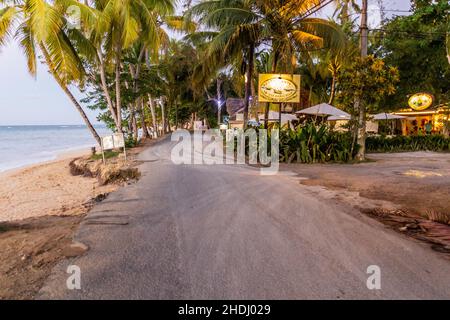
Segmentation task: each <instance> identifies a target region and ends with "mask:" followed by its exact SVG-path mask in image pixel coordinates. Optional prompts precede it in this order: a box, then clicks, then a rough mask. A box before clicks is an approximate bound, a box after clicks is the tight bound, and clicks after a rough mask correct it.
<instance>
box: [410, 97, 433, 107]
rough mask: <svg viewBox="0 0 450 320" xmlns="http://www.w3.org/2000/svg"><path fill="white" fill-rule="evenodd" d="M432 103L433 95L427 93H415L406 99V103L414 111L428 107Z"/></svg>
mask: <svg viewBox="0 0 450 320" xmlns="http://www.w3.org/2000/svg"><path fill="white" fill-rule="evenodd" d="M432 104H433V96H432V95H431V94H428V93H416V94H415V95H413V96H411V98H409V100H408V105H409V106H410V107H411V108H412V109H414V110H416V111H422V110H425V109H428V108H429V107H431V105H432Z"/></svg>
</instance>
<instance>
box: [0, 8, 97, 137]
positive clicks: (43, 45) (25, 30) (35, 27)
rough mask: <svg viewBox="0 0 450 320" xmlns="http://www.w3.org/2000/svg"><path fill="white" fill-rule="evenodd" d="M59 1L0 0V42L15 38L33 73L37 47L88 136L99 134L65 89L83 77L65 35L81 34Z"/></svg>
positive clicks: (75, 36) (35, 66) (35, 65)
mask: <svg viewBox="0 0 450 320" xmlns="http://www.w3.org/2000/svg"><path fill="white" fill-rule="evenodd" d="M58 3H59V1H54V3H53V1H45V0H17V1H10V0H0V5H2V6H3V8H2V9H0V46H1V45H4V44H6V42H7V41H8V40H10V39H11V38H12V39H15V40H17V42H18V44H19V46H20V47H21V48H22V51H23V53H24V54H25V56H26V59H27V66H28V70H29V72H30V73H31V75H33V76H36V72H37V55H38V52H39V50H40V52H41V53H42V55H43V57H44V62H45V63H46V65H47V67H48V69H49V71H50V73H51V74H52V76H53V78H54V79H55V80H56V82H57V83H58V85H59V86H60V87H61V89H62V90H63V91H64V93H65V94H66V95H67V96H68V98H69V99H70V100H71V102H72V103H73V105H74V106H75V108H76V109H77V111H78V112H79V113H80V115H81V117H82V118H83V121H84V123H85V124H86V126H87V127H88V129H89V130H90V132H91V134H92V136H93V137H94V138H95V140H96V141H97V142H98V143H99V144H100V137H99V135H98V133H97V131H96V130H95V128H94V127H93V125H92V124H91V122H90V120H89V118H88V117H87V115H86V113H85V112H84V110H83V108H82V106H81V105H80V103H79V102H78V101H77V99H76V98H75V96H74V95H73V94H72V92H71V91H70V89H69V85H70V84H76V83H80V82H82V81H83V71H84V68H83V65H82V62H81V59H80V57H79V55H78V54H77V52H76V50H75V48H74V44H73V43H72V42H71V40H70V39H69V37H74V38H81V37H80V33H79V32H78V30H76V29H71V28H69V27H68V23H67V20H66V17H65V13H66V12H65V11H64V10H61V7H60V6H59V5H58Z"/></svg>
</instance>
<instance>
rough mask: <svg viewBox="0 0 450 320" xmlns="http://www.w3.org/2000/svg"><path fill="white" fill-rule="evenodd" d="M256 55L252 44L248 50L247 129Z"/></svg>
mask: <svg viewBox="0 0 450 320" xmlns="http://www.w3.org/2000/svg"><path fill="white" fill-rule="evenodd" d="M254 56H255V48H254V46H253V45H250V48H249V50H248V63H247V76H246V79H245V80H246V82H245V104H244V129H247V124H248V110H249V105H250V96H251V95H252V83H253V67H254Z"/></svg>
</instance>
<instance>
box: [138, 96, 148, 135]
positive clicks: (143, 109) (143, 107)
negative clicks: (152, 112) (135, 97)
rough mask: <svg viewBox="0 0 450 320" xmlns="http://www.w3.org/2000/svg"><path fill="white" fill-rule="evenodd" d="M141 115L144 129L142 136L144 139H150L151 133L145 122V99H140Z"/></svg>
mask: <svg viewBox="0 0 450 320" xmlns="http://www.w3.org/2000/svg"><path fill="white" fill-rule="evenodd" d="M139 102H140V104H139V115H140V116H141V127H142V136H143V138H144V139H147V138H148V137H150V133H149V132H148V128H147V121H145V103H144V98H143V97H139Z"/></svg>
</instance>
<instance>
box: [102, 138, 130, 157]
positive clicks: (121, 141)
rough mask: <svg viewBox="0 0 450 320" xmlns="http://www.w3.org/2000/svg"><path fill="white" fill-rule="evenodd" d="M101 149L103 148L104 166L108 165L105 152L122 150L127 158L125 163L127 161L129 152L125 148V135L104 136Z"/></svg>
mask: <svg viewBox="0 0 450 320" xmlns="http://www.w3.org/2000/svg"><path fill="white" fill-rule="evenodd" d="M101 147H102V158H103V164H106V158H105V151H109V150H113V149H122V148H123V153H124V156H125V161H127V150H126V146H125V138H124V135H123V133H114V134H112V135H109V136H104V137H102V139H101Z"/></svg>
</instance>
